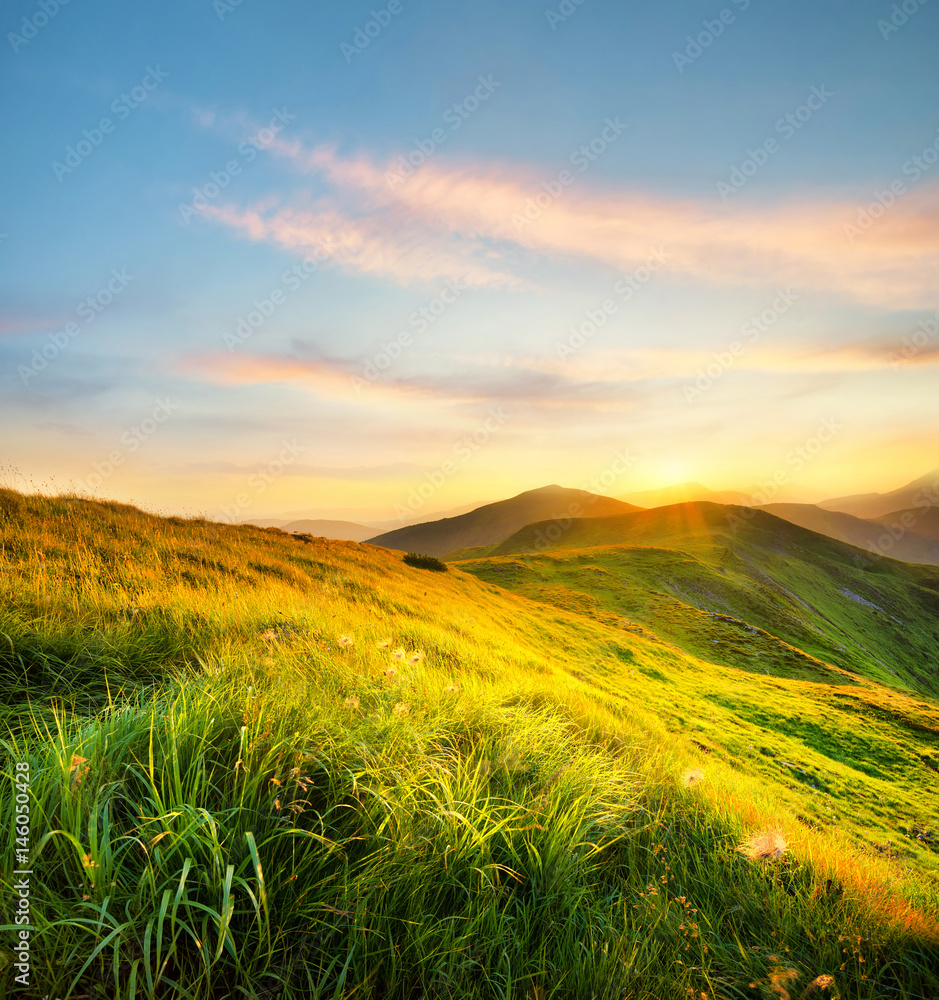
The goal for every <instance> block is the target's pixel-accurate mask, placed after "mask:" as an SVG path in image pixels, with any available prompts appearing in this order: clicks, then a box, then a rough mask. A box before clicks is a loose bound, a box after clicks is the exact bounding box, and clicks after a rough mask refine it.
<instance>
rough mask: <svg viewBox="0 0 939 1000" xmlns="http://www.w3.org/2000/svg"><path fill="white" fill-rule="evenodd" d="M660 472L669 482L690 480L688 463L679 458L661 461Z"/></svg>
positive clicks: (670, 483)
mask: <svg viewBox="0 0 939 1000" xmlns="http://www.w3.org/2000/svg"><path fill="white" fill-rule="evenodd" d="M659 474H660V475H661V476H662V478H663V479H664V480H665V481H666V482H667V483H668V484H669V485H672V484H676V483H685V482H687V481H688V463H687V462H683V461H682V460H681V459H678V458H666V459H663V460H662V461H661V462H659Z"/></svg>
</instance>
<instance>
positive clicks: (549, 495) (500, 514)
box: [368, 486, 638, 557]
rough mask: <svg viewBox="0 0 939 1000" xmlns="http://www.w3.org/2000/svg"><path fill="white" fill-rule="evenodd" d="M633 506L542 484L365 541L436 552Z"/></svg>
mask: <svg viewBox="0 0 939 1000" xmlns="http://www.w3.org/2000/svg"><path fill="white" fill-rule="evenodd" d="M633 510H638V508H636V507H634V506H632V504H628V503H623V502H622V501H621V500H614V499H612V498H611V497H603V496H599V495H597V494H595V493H588V492H587V491H585V490H569V489H564V488H563V487H561V486H544V487H542V488H541V489H537V490H528V491H527V492H526V493H520V494H519V495H518V496H516V497H512V498H511V499H510V500H500V501H498V502H497V503H491V504H486V505H485V506H484V507H478V508H477V509H476V510H473V511H470V512H469V513H467V514H461V515H460V516H459V517H446V518H442V519H441V520H439V521H427V522H425V523H423V524H414V525H410V526H408V527H405V528H398V529H397V530H395V531H389V532H386V533H385V534H382V535H376V536H375V537H374V538H370V539H368V541H369V542H371V543H372V544H373V545H381V546H383V547H384V548H388V549H399V550H400V551H402V552H422V553H426V554H427V555H431V556H441V557H442V556H446V555H447V554H448V553H450V552H453V551H454V550H455V549H464V548H468V547H470V546H478V545H491V544H493V543H496V542H499V541H501V540H502V539H503V538H506V537H508V536H509V535H511V534H512V532H514V531H517V530H518V529H519V528H521V527H522V526H523V525H526V524H530V523H531V522H532V521H540V520H542V519H543V518H546V517H602V516H605V515H609V514H625V513H627V512H629V511H633Z"/></svg>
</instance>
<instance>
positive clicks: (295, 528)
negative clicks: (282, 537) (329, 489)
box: [278, 518, 375, 542]
mask: <svg viewBox="0 0 939 1000" xmlns="http://www.w3.org/2000/svg"><path fill="white" fill-rule="evenodd" d="M278 527H279V528H280V530H281V531H286V532H288V533H289V534H298V535H312V536H313V537H314V538H343V539H345V540H346V541H349V542H364V541H365V539H366V538H368V537H369V535H372V534H374V533H375V529H374V528H373V527H371V526H369V525H365V524H356V523H355V522H354V521H328V520H324V519H323V518H318V519H316V520H303V521H288V522H287V523H286V524H281V525H278Z"/></svg>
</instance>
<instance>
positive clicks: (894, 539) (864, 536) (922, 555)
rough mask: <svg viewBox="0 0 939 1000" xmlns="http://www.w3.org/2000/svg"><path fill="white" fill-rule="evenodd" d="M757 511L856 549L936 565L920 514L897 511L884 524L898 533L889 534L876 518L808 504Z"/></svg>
mask: <svg viewBox="0 0 939 1000" xmlns="http://www.w3.org/2000/svg"><path fill="white" fill-rule="evenodd" d="M760 509H761V510H765V511H766V512H767V513H768V514H772V515H773V516H774V517H781V518H782V519H783V520H784V521H790V522H791V523H792V524H798V525H800V526H801V527H803V528H808V529H809V531H816V532H818V533H819V534H821V535H827V536H828V537H829V538H834V539H835V540H836V541H839V542H847V544H848V545H854V546H856V547H857V548H859V549H866V550H867V551H869V552H875V553H879V554H880V555H885V556H890V558H891V559H901V560H903V561H904V562H914V563H926V564H929V565H933V566H936V565H939V545H937V544H936V541H937V539H935V538H931V537H929V535H928V534H921V533H920V527H921V526H922V528H923V529H924V530H925V531H926V532H928V531H929V529H930V525H929V524H928V523H927V519H926V518H923V517H922V512H919V516H917V512H916V511H900V512H896V514H895V516H893V517H888V518H886V519H885V523H886V524H887V525H889V524H896V525H897V526H898V527H899V530H894V532H893V533H891V532H890V531H888V530H886V528H885V523H882V522H881V521H879V520H878V519H876V518H872V519H871V520H869V521H867V520H865V519H864V518H861V517H854V516H853V515H851V514H842V513H841V512H840V511H836V510H823V509H822V508H821V507H816V506H815V504H811V503H770V504H766V505H765V506H764V507H761V508H760ZM932 513H939V511H935V512H932ZM901 518H902V519H903V520H901ZM920 522H922V525H921V523H920ZM937 527H939V525H937ZM933 530H936V528H934V529H933Z"/></svg>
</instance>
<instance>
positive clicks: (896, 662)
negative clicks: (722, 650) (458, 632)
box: [467, 502, 939, 695]
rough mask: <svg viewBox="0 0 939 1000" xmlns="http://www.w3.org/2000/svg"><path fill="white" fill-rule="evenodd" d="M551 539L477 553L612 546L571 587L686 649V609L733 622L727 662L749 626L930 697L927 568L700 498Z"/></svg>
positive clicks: (936, 650) (938, 633) (588, 523)
mask: <svg viewBox="0 0 939 1000" xmlns="http://www.w3.org/2000/svg"><path fill="white" fill-rule="evenodd" d="M550 532H551V526H550V524H548V523H543V524H533V525H529V526H527V527H526V528H524V529H523V530H522V531H520V532H517V533H516V534H515V535H513V536H512V537H510V538H508V539H506V540H505V541H504V542H502V543H500V544H499V545H497V546H494V547H492V548H490V549H488V550H484V551H486V552H489V553H491V554H492V555H493V556H500V555H508V554H512V553H525V552H536V551H539V550H540V551H542V552H552V551H562V550H570V549H586V548H592V547H598V546H606V547H609V546H611V545H612V546H613V548H612V549H611V550H610V551H609V552H607V553H605V554H603V555H602V556H600V555H599V554H598V555H597V559H596V560H595V559H594V555H593V553H590V554H588V555H585V556H583V557H582V558H585V559H587V560H588V561H590V562H595V561H598V564H599V567H600V568H601V569H602V570H603V571H604V572H605V573H606V574H607V575H606V576H604V577H603V578H602V579H601V578H600V577H599V576H597V575H596V574H590V573H587V574H586V575H584V574H580V580H579V583H578V584H575V585H574V589H578V590H586V591H588V592H590V593H592V594H599V595H600V597H601V598H602V600H603V601H604V603H605V606H607V607H609V608H610V609H611V610H617V611H620V612H621V613H623V614H625V615H627V616H628V617H631V618H633V619H634V620H635V621H637V622H638V623H639V624H644V625H649V626H650V627H654V628H655V631H657V632H661V633H662V634H663V635H665V636H668V635H674V636H675V637H676V640H677V641H680V642H681V643H682V644H683V645H684V644H685V643H692V646H691V648H695V649H697V650H698V651H700V650H701V648H702V647H701V645H700V640H701V638H702V636H701V634H700V629H699V627H698V625H697V624H695V620H696V616H695V615H693V614H692V616H691V618H690V619H689V618H688V613H689V611H690V610H691V609H694V610H696V611H701V612H707V613H708V614H710V615H711V616H714V615H724V616H728V617H730V618H733V619H736V620H737V621H736V623H732V622H731V623H725V624H726V625H728V626H729V631H727V633H726V635H725V636H724V637H723V641H730V642H734V639H732V638H731V635H732V634H735V637H736V640H737V641H736V643H735V644H736V646H738V647H739V648H738V654H739V655H738V657H737V659H736V660H735V661H734V665H736V666H740V665H741V664H742V662H743V661H747V660H749V652H748V650H747V648H746V647H747V642H743V644H742V645H741V641H742V640H745V639H747V637H748V636H749V634H750V632H749V628H750V627H751V626H752V627H757V628H759V629H762V630H765V631H766V632H769V633H771V634H772V635H773V636H775V637H776V638H778V639H781V640H783V641H784V642H785V643H788V644H789V645H791V646H794V647H797V648H798V649H800V650H802V651H803V652H804V653H807V654H809V655H810V656H812V657H815V658H817V659H819V660H824V661H826V662H827V663H830V664H833V665H834V666H836V667H838V668H843V669H846V670H850V671H853V672H856V673H859V674H861V675H862V676H865V677H869V678H871V679H874V680H877V681H880V682H883V683H887V684H895V685H899V686H900V687H904V688H907V689H909V690H913V691H923V692H928V693H931V694H933V695H939V575H937V571H936V570H935V569H934V568H933V567H927V566H913V565H910V564H908V563H902V562H897V561H896V560H893V559H885V558H883V557H880V556H873V555H871V554H869V553H867V552H864V551H862V550H860V549H856V548H853V547H851V546H849V545H845V544H843V543H841V542H837V541H835V540H834V539H830V538H827V537H824V536H822V535H818V534H816V533H814V532H811V531H808V530H806V529H804V528H800V527H799V526H797V525H794V524H791V523H789V522H787V521H783V520H781V519H780V518H777V517H773V516H772V515H770V514H767V513H765V512H763V511H759V510H752V509H750V508H746V507H732V506H725V505H722V504H713V503H707V502H701V503H688V504H676V505H675V506H672V507H659V508H656V509H655V510H649V511H641V512H639V513H637V514H628V515H625V516H622V517H606V518H590V519H583V520H575V521H573V522H571V523H570V524H569V525H568V526H567V527H566V528H565V529H564V530H563V531H556V532H554V540H553V541H549V540H548V539H549V537H550ZM624 545H625V546H636V547H638V548H636V549H634V550H633V549H630V548H628V547H624ZM467 568H469V567H467ZM663 602H664V603H663ZM675 602H678V605H681V607H678V605H676V604H675ZM666 609H671V610H669V611H666ZM672 612H674V614H675V615H677V616H678V619H679V620H680V623H679V624H677V625H676V626H675V627H676V628H677V629H678V631H677V632H673V626H672V625H670V624H669V619H670V617H672V616H673V615H672ZM653 621H654V622H655V623H656V624H655V625H654V626H653V625H652V623H653ZM695 635H697V636H698V639H697V643H698V644H697V646H695V645H693V644H694V642H695V641H696V640H695ZM715 639H716V640H717V644H718V645H719V644H720V642H721V637H719V636H717V635H713V636H709V637H708V641H710V642H712V644H713V640H715ZM751 666H753V667H758V666H762V664H757V663H752V662H751Z"/></svg>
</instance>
